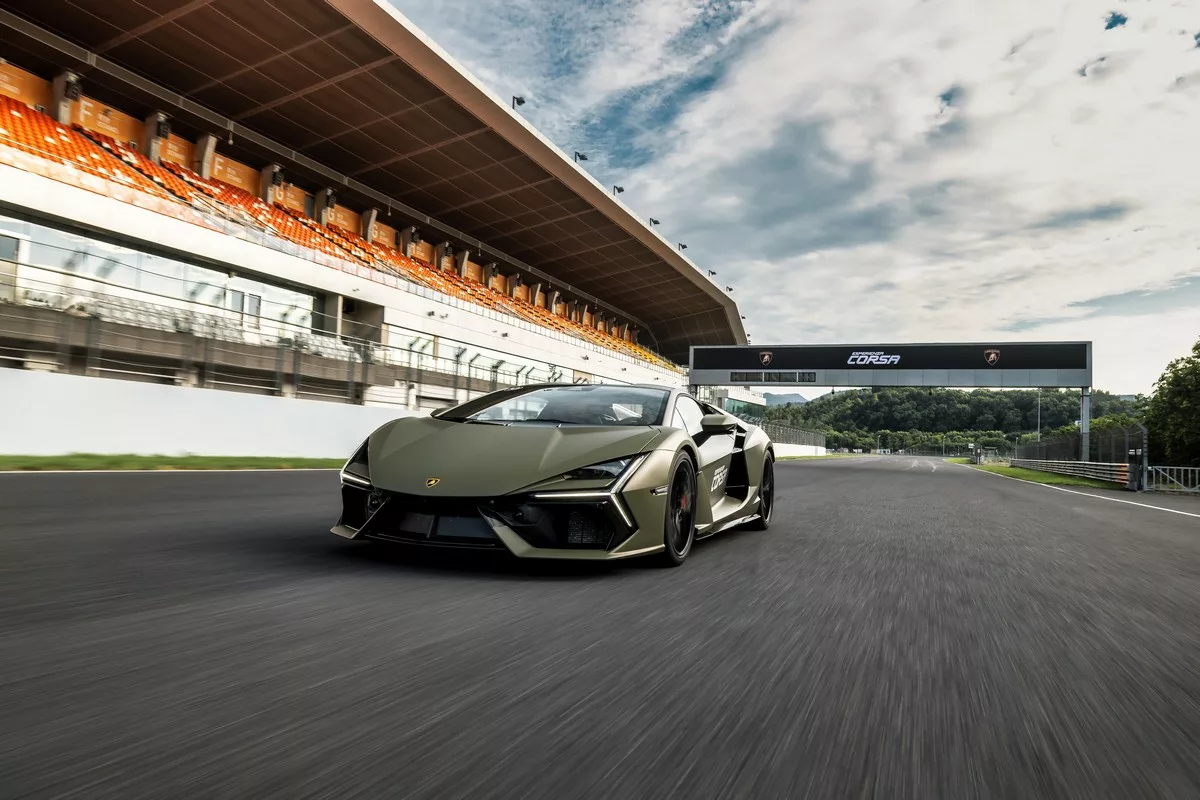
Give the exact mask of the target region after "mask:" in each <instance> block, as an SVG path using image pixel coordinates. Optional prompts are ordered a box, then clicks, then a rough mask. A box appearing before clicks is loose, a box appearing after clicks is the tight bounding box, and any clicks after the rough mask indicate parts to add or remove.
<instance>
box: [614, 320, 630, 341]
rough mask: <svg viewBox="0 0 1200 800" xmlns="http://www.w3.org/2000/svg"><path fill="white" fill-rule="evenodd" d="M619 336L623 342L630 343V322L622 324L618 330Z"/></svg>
mask: <svg viewBox="0 0 1200 800" xmlns="http://www.w3.org/2000/svg"><path fill="white" fill-rule="evenodd" d="M617 335H618V336H620V338H621V341H623V342H626V341H629V323H628V322H622V323H621V326H620V327H619V328H618V329H617Z"/></svg>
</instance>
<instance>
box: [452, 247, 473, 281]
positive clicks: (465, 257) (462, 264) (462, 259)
mask: <svg viewBox="0 0 1200 800" xmlns="http://www.w3.org/2000/svg"><path fill="white" fill-rule="evenodd" d="M470 263H471V251H470V250H459V251H458V255H457V256H455V258H454V266H455V267H457V268H458V277H460V278H465V277H467V265H468V264H470Z"/></svg>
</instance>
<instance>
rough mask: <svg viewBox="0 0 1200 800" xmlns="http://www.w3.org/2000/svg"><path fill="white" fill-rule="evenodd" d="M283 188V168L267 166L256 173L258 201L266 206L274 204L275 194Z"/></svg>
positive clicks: (273, 165)
mask: <svg viewBox="0 0 1200 800" xmlns="http://www.w3.org/2000/svg"><path fill="white" fill-rule="evenodd" d="M281 186H283V167H281V166H279V165H278V164H267V165H266V166H265V167H263V168H262V172H260V173H258V199H260V200H262V201H263V202H264V203H266V204H267V205H272V204H274V203H275V200H276V196H275V195H276V194H277V193H278V192H279V189H280V187H281Z"/></svg>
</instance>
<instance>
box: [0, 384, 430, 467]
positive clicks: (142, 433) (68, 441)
mask: <svg viewBox="0 0 1200 800" xmlns="http://www.w3.org/2000/svg"><path fill="white" fill-rule="evenodd" d="M414 413H415V412H411V411H405V410H403V409H393V408H379V407H370V406H354V405H345V404H341V403H325V402H320V401H317V400H297V399H293V398H279V397H266V396H261V395H250V394H238V393H236V392H226V391H218V390H214V389H190V388H186V387H177V386H162V385H158V384H149V383H136V382H133V381H122V380H111V379H106V378H88V377H83V376H78V375H60V374H55V373H44V372H33V371H27V370H16V369H0V454H6V455H65V454H67V453H105V454H116V453H135V454H139V455H185V454H191V455H206V456H287V457H294V458H349V456H350V454H351V453H352V452H353V450H354V448H355V447H357V446H358V445H359V444H361V443H362V440H363V439H365V438H366V437H367V435H368V434H369V433H370V432H371V431H372V430H374V429H375V428H376V427H378V426H379V425H381V424H383V423H384V422H387V421H388V420H391V419H395V418H396V417H404V416H413V415H414Z"/></svg>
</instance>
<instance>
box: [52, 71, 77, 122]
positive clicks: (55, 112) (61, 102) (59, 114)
mask: <svg viewBox="0 0 1200 800" xmlns="http://www.w3.org/2000/svg"><path fill="white" fill-rule="evenodd" d="M53 86H54V101H53V102H54V107H53V108H51V109H50V116H52V117H54V121H55V122H57V123H59V124H60V125H70V124H71V123H72V122H74V121H75V104H76V103H78V102H79V100H80V98H82V97H83V84H82V83H80V82H79V76H78V75H76V74H75V73H74V72H71V71H70V70H66V71H64V72H63V73H62V74H60V75H59V76H58V77H56V78H55V79H54V84H53Z"/></svg>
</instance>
